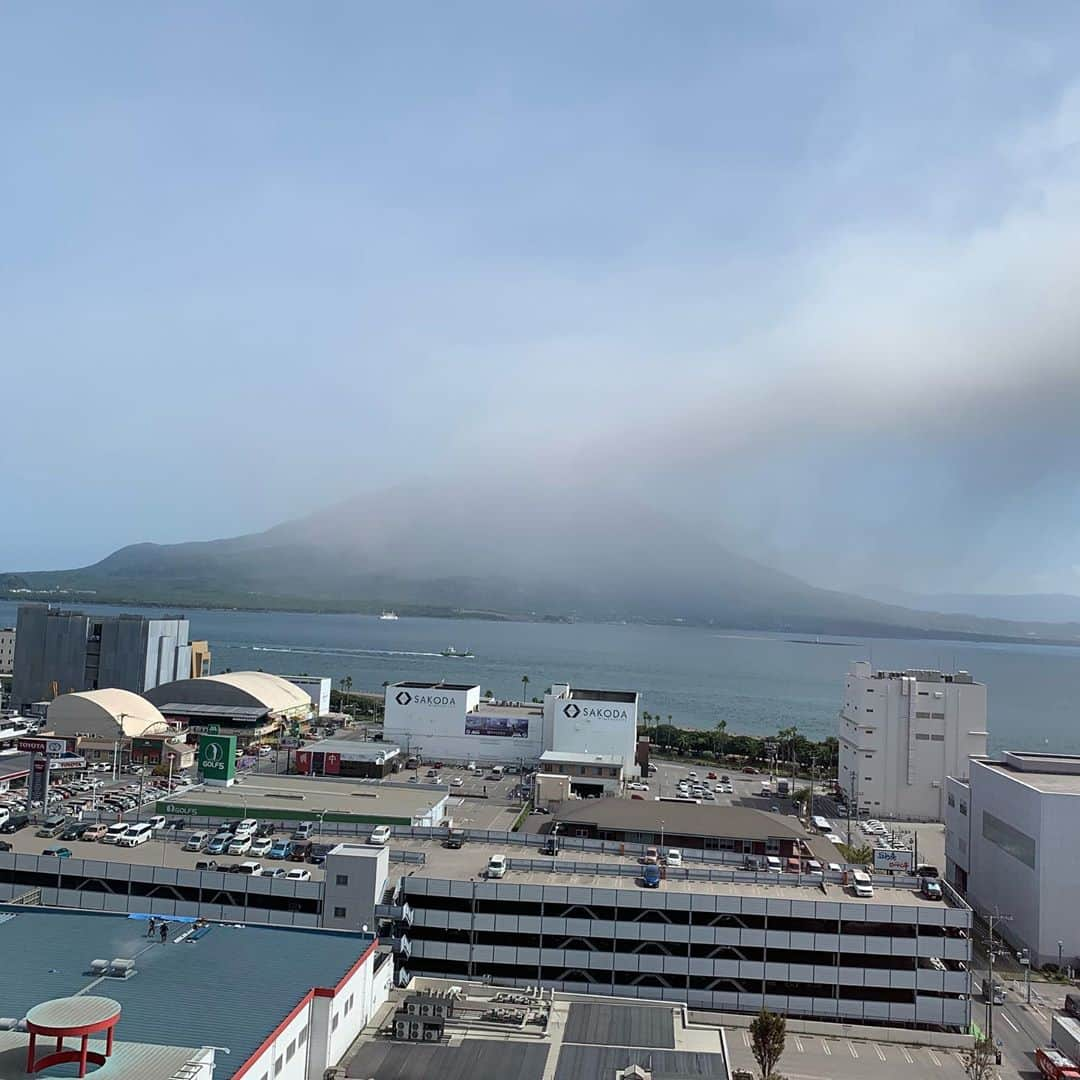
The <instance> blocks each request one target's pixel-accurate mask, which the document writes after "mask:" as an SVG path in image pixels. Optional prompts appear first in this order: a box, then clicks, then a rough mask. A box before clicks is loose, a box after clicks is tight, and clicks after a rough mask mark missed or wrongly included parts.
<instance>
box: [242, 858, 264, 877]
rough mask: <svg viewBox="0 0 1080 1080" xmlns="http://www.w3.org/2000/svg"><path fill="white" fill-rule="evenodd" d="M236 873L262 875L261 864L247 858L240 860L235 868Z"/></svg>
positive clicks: (249, 875)
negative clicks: (246, 860) (243, 860)
mask: <svg viewBox="0 0 1080 1080" xmlns="http://www.w3.org/2000/svg"><path fill="white" fill-rule="evenodd" d="M236 872H237V873H238V874H246V875H247V876H248V877H262V872H263V868H262V864H261V863H257V862H254V861H252V860H249V861H248V862H242V863H241V864H240V865H239V866H238V867H237V868H236Z"/></svg>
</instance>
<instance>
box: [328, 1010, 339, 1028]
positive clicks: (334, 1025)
mask: <svg viewBox="0 0 1080 1080" xmlns="http://www.w3.org/2000/svg"><path fill="white" fill-rule="evenodd" d="M340 1020H341V1017H340V1016H339V1015H338V1014H337V1013H334V1019H333V1020H331V1021H330V1030H331V1031H337V1026H338V1023H339V1021H340Z"/></svg>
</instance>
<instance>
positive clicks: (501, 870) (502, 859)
mask: <svg viewBox="0 0 1080 1080" xmlns="http://www.w3.org/2000/svg"><path fill="white" fill-rule="evenodd" d="M487 876H488V877H489V878H501V877H506V856H505V855H492V856H491V858H490V859H488V864H487Z"/></svg>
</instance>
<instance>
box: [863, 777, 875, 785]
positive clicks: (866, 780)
mask: <svg viewBox="0 0 1080 1080" xmlns="http://www.w3.org/2000/svg"><path fill="white" fill-rule="evenodd" d="M873 779H874V778H873V777H872V776H864V777H863V780H864V782H866V783H867V784H869V783H871V782H872V781H873Z"/></svg>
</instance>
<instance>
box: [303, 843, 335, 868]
mask: <svg viewBox="0 0 1080 1080" xmlns="http://www.w3.org/2000/svg"><path fill="white" fill-rule="evenodd" d="M333 850H334V845H333V844H312V845H311V850H310V851H309V852H308V862H309V863H311V864H312V865H313V866H322V864H323V863H324V862H326V856H327V855H329V854H330V852H331V851H333Z"/></svg>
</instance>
